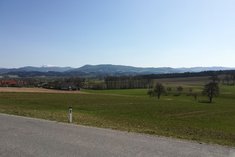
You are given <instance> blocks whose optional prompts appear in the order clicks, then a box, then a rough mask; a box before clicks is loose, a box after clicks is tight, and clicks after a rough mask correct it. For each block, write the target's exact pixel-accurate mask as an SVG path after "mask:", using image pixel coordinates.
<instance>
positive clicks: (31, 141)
mask: <svg viewBox="0 0 235 157" xmlns="http://www.w3.org/2000/svg"><path fill="white" fill-rule="evenodd" d="M0 156H1V157H18V156H22V157H34V156H35V157H46V156H50V157H61V156H65V157H73V156H74V157H235V149H234V148H229V147H222V146H218V145H207V144H199V143H196V142H189V141H184V140H177V139H171V138H165V137H157V136H150V135H143V134H136V133H127V132H121V131H115V130H109V129H100V128H94V127H86V126H78V125H70V124H65V123H58V122H53V121H47V120H39V119H33V118H25V117H19V116H11V115H6V114H0Z"/></svg>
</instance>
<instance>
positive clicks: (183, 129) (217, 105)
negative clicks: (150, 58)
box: [0, 84, 235, 146]
mask: <svg viewBox="0 0 235 157" xmlns="http://www.w3.org/2000/svg"><path fill="white" fill-rule="evenodd" d="M183 87H184V91H183V93H182V94H181V95H180V96H174V94H168V95H164V96H162V97H161V99H160V100H157V99H156V98H150V97H148V96H147V95H146V92H147V89H127V90H83V91H82V92H80V93H79V92H78V93H66V92H64V93H56V92H55V93H50V92H49V93H48V92H45V93H43V92H27V93H26V92H16V91H12V92H11V91H8V92H6V91H1V92H0V112H1V113H8V114H15V115H22V116H29V117H37V118H43V119H49V120H56V121H60V122H67V109H68V107H69V106H72V107H73V114H74V123H76V124H82V125H90V126H97V127H104V128H112V129H118V130H124V131H131V132H140V133H147V134H156V135H162V136H171V137H177V138H183V139H190V140H196V141H202V142H208V143H217V144H222V145H230V146H235V86H221V94H220V96H219V97H218V98H215V99H214V102H213V103H211V104H210V103H203V102H205V100H207V98H206V97H203V96H199V97H198V99H197V100H195V99H194V97H192V96H187V92H188V88H192V89H193V91H196V92H198V93H200V90H201V88H202V86H200V85H198V84H196V85H192V84H190V85H184V86H183Z"/></svg>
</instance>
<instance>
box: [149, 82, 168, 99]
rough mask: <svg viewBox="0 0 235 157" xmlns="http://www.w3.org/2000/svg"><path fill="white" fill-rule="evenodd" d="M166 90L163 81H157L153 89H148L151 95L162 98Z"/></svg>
mask: <svg viewBox="0 0 235 157" xmlns="http://www.w3.org/2000/svg"><path fill="white" fill-rule="evenodd" d="M164 92H165V88H164V86H163V85H162V84H161V83H157V84H156V85H155V86H154V88H153V89H150V90H149V91H148V95H149V96H151V97H155V96H157V98H158V99H160V97H161V95H162V94H163V93H164Z"/></svg>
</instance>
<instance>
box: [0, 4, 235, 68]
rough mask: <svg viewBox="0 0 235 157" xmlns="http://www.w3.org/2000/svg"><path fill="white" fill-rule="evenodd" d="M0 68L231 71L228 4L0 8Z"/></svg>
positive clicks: (232, 14)
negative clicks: (110, 66)
mask: <svg viewBox="0 0 235 157" xmlns="http://www.w3.org/2000/svg"><path fill="white" fill-rule="evenodd" d="M0 19H1V22H0V55H1V57H0V67H2V68H12V67H13V68H18V67H23V66H36V67H40V66H42V65H56V66H60V67H66V66H70V67H75V68H76V67H81V66H83V65H86V64H91V65H97V64H106V63H108V64H114V65H127V66H135V67H173V68H181V67H186V68H189V67H215V66H216V67H235V62H234V58H235V44H234V43H235V38H234V36H235V29H234V28H235V1H233V0H192V1H187V0H179V1H174V0H166V1H160V0H146V1H141V0H119V1H116V0H101V1H96V0H87V1H83V0H70V1H64V0H51V1H47V0H40V1H31V0H21V1H18V0H1V1H0Z"/></svg>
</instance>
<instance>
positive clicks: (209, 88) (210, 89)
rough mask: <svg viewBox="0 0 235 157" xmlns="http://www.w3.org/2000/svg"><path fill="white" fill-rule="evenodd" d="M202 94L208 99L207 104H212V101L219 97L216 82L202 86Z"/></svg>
mask: <svg viewBox="0 0 235 157" xmlns="http://www.w3.org/2000/svg"><path fill="white" fill-rule="evenodd" d="M203 94H204V95H206V96H207V97H208V98H209V102H210V103H211V102H212V99H213V98H214V97H216V96H218V95H219V86H218V83H216V82H210V83H208V84H206V85H205V86H204V89H203Z"/></svg>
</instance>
